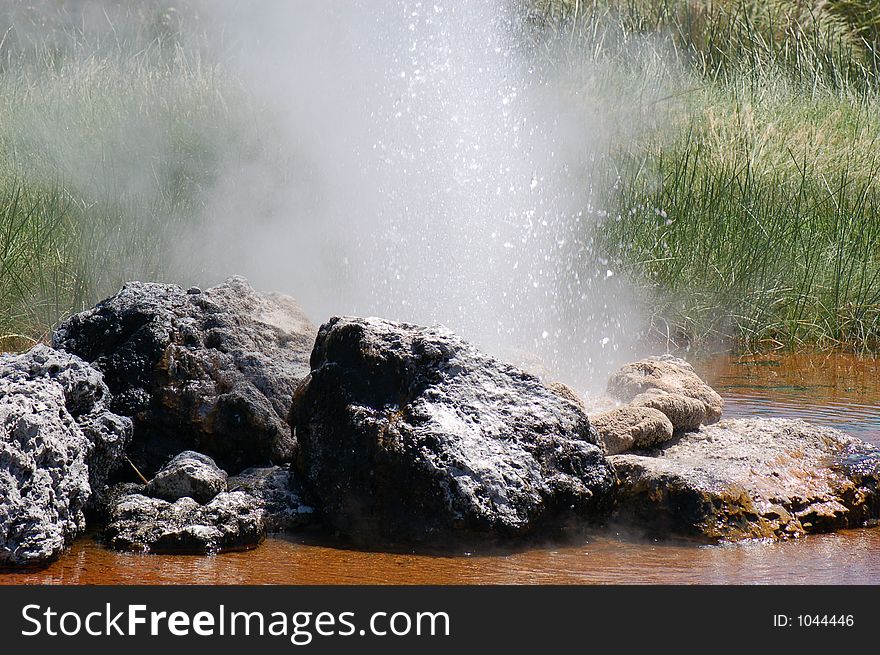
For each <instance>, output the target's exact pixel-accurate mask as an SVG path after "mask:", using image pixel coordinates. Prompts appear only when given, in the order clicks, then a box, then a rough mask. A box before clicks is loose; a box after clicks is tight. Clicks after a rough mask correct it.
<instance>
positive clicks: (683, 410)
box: [608, 355, 724, 430]
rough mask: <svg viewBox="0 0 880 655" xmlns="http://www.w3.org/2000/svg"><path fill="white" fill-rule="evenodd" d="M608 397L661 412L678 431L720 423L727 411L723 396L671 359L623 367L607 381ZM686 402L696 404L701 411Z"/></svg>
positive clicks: (680, 361)
mask: <svg viewBox="0 0 880 655" xmlns="http://www.w3.org/2000/svg"><path fill="white" fill-rule="evenodd" d="M608 393H609V394H610V395H611V396H613V397H614V398H617V399H618V400H620V401H622V402H625V403H630V402H634V404H638V405H641V406H644V407H653V408H654V409H658V410H660V411H661V412H663V413H664V414H666V415H667V417H668V418H669V420H670V421H671V422H672V424H673V426H674V427H675V429H676V430H691V429H696V427H698V426H699V425H700V424H703V425H710V424H712V423H717V422H718V421H719V420H720V419H721V414H722V411H723V409H724V401H723V400H722V399H721V396H719V395H718V394H717V393H716V392H715V390H714V389H712V387H710V386H709V385H708V384H706V383H705V382H703V380H701V379H700V377H699V376H698V375H697V373H696V371H694V368H693V366H691V365H690V364H688V363H687V362H686V361H684V360H683V359H679V358H677V357H672V356H670V355H662V356H659V357H649V358H647V359H642V360H639V361H637V362H633V363H631V364H627V365H625V366H623V367H622V368H621V369H620V370H618V371H617V372H616V373H614V374H613V375H612V376H611V378H610V379H609V380H608ZM664 394H672V395H673V398H664ZM687 399H691V400H692V401H697V402H698V403H700V404H701V405H702V408H700V407H699V406H698V405H696V404H695V403H693V402H688V400H687ZM701 410H702V411H701Z"/></svg>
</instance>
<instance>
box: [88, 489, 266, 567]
mask: <svg viewBox="0 0 880 655" xmlns="http://www.w3.org/2000/svg"><path fill="white" fill-rule="evenodd" d="M265 534H266V530H265V525H264V523H263V514H262V511H261V510H260V509H259V507H258V506H257V502H256V500H255V499H254V498H253V497H252V496H249V495H248V494H246V493H244V492H242V491H236V492H232V493H226V492H224V493H221V494H218V495H217V496H215V497H214V499H213V500H211V502H209V503H207V504H206V505H200V504H199V503H197V502H196V501H195V500H193V499H192V498H189V497H186V498H181V499H179V500H176V501H175V502H173V503H169V502H168V501H165V500H161V499H158V498H149V497H147V496H143V495H140V494H132V495H129V496H125V497H123V498H122V499H121V500H120V501H119V502H118V503H117V504H116V505H115V506H114V507H113V509H112V510H111V512H110V523H109V524H108V525H107V528H106V530H105V533H104V537H105V541H106V542H107V544H108V545H109V546H110V547H111V548H114V549H116V550H124V551H136V552H149V553H180V554H194V555H209V554H214V553H219V552H223V551H229V550H243V549H247V548H251V547H253V546H256V545H258V544H259V543H260V542H261V541H262V540H263V539H264V537H265Z"/></svg>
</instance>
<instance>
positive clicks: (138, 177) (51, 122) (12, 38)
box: [0, 0, 255, 351]
mask: <svg viewBox="0 0 880 655" xmlns="http://www.w3.org/2000/svg"><path fill="white" fill-rule="evenodd" d="M31 4H32V3H25V2H15V3H12V4H11V6H7V7H5V8H4V9H2V10H0V12H6V14H4V15H3V17H4V18H5V19H7V22H6V23H5V24H9V25H12V27H10V28H9V29H8V30H6V31H5V34H4V31H3V30H0V89H2V91H3V92H2V93H0V351H2V350H5V349H16V348H21V347H22V346H23V345H27V344H29V343H31V342H32V341H33V340H41V339H44V338H45V336H46V334H47V332H48V331H50V330H51V329H52V328H53V326H54V325H55V324H56V323H57V322H58V321H59V320H60V319H62V318H63V317H64V316H66V315H68V314H70V313H71V312H75V311H81V310H82V309H84V308H86V307H90V306H91V305H93V304H94V303H95V302H96V301H97V300H99V299H100V298H102V297H106V296H107V295H109V294H110V293H112V292H114V291H115V290H116V289H118V288H119V286H120V284H121V283H122V282H124V281H126V280H129V279H150V280H175V281H182V280H185V279H186V278H187V277H188V276H190V275H191V274H192V272H191V271H188V270H185V269H184V268H183V267H182V266H183V265H182V264H181V259H182V258H180V257H174V256H172V253H173V252H174V248H175V247H176V245H177V243H178V241H179V240H180V238H181V236H182V235H183V234H184V233H186V231H187V230H190V231H191V230H192V228H193V226H194V224H197V222H198V221H199V220H204V214H203V206H202V205H203V203H204V201H205V198H204V190H205V189H208V188H210V187H211V185H212V183H213V177H214V176H215V175H216V174H217V172H218V170H219V168H220V167H221V166H234V165H235V161H240V160H243V159H244V158H246V157H247V156H248V153H247V151H248V149H249V148H252V147H253V142H254V140H255V139H254V137H253V134H252V131H253V129H254V126H253V121H254V113H253V112H252V111H251V108H250V107H249V106H248V105H247V102H246V101H245V100H244V99H242V98H241V97H239V91H238V88H237V86H236V85H235V84H234V82H232V81H231V80H229V79H227V77H226V76H225V75H224V74H223V73H222V72H221V70H220V68H219V67H218V66H216V65H212V64H208V63H206V62H205V61H204V60H203V59H202V58H201V57H200V54H199V50H198V48H192V47H187V48H184V47H182V46H181V44H180V43H179V39H177V35H176V33H175V32H174V31H173V30H172V29H171V27H173V25H171V20H172V19H174V20H178V17H177V16H176V15H175V14H171V15H170V17H169V15H168V14H167V10H166V8H165V4H166V3H163V2H161V1H159V0H155V1H154V2H147V3H137V4H134V5H132V4H126V3H118V4H117V5H114V4H113V3H107V7H108V13H107V15H106V20H107V21H108V22H110V24H111V25H112V26H113V29H112V30H110V32H111V33H112V35H113V37H112V38H110V37H105V36H103V33H102V36H101V38H98V36H96V35H95V34H92V33H89V32H86V31H84V30H79V29H78V28H77V27H76V25H77V22H76V21H75V20H73V19H71V17H70V16H68V15H66V14H65V13H64V11H67V10H68V9H69V10H70V11H74V10H75V9H76V5H77V3H76V2H69V3H66V4H65V3H59V5H58V6H59V7H61V8H62V10H59V13H51V12H47V13H43V12H42V11H41V7H40V6H37V7H36V8H34V7H31V6H30V5H31ZM42 9H45V7H44V6H43V7H42ZM132 12H136V13H137V12H140V13H137V15H133V14H132ZM12 18H14V19H15V22H12ZM116 24H118V25H119V28H118V29H117V28H116ZM123 25H125V26H126V27H125V29H124V30H123V27H122V26H123ZM132 26H135V27H136V28H137V29H133V28H132ZM105 27H106V26H105ZM105 31H106V30H105Z"/></svg>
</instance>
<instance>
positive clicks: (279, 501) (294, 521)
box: [228, 466, 315, 532]
mask: <svg viewBox="0 0 880 655" xmlns="http://www.w3.org/2000/svg"><path fill="white" fill-rule="evenodd" d="M228 484H229V491H244V492H245V493H248V494H250V495H251V496H253V497H254V498H256V500H257V504H258V507H259V508H260V509H261V510H262V511H263V521H264V523H265V524H266V530H267V531H269V532H282V531H284V530H295V529H297V528H302V527H303V526H305V525H308V524H309V523H311V521H312V520H313V518H314V515H315V510H314V508H313V507H312V505H311V504H310V503H309V502H308V501H307V500H306V496H305V493H304V492H303V490H302V489H301V488H300V485H299V484H297V482H296V478H295V476H294V474H293V473H292V472H291V471H290V469H288V468H286V467H282V466H269V467H265V468H249V469H245V470H244V471H242V472H241V473H239V474H238V475H236V476H235V477H231V478H229V483H228Z"/></svg>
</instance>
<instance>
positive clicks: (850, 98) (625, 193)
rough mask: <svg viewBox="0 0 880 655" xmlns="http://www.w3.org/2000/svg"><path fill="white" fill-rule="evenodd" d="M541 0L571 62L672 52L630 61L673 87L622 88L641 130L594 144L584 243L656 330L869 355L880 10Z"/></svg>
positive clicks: (850, 5)
mask: <svg viewBox="0 0 880 655" xmlns="http://www.w3.org/2000/svg"><path fill="white" fill-rule="evenodd" d="M539 9H540V14H539V16H540V19H541V20H543V21H545V25H546V26H549V27H551V28H552V29H551V31H554V32H556V33H559V32H561V33H563V34H564V35H565V36H566V39H567V41H568V43H569V44H570V47H571V48H572V52H571V56H581V55H580V54H579V53H581V52H584V51H586V52H589V53H590V57H592V58H593V59H594V60H595V61H596V62H602V61H616V60H619V59H620V58H621V56H624V57H626V58H627V59H628V60H629V61H632V54H631V53H632V51H633V50H634V49H635V50H637V51H643V50H645V49H647V50H648V51H650V52H653V53H655V54H656V55H657V56H658V57H665V58H666V60H667V61H669V60H670V59H671V60H672V61H673V62H674V65H673V66H672V67H671V68H669V69H667V70H662V69H661V70H658V69H656V68H655V69H653V70H652V71H650V72H649V71H647V70H643V71H642V79H645V78H646V77H647V78H650V77H651V76H652V75H660V76H662V75H668V76H669V77H670V78H671V81H667V84H668V85H669V86H670V87H671V88H675V89H678V90H677V91H676V92H672V93H669V94H667V95H666V96H664V97H661V98H660V99H659V100H656V99H654V100H651V102H645V101H643V100H642V99H641V97H640V95H639V94H638V93H632V92H630V95H629V99H630V104H632V105H635V107H636V108H635V109H633V108H627V109H626V110H625V111H624V112H623V115H624V116H626V117H628V121H629V122H635V123H637V124H638V125H640V126H642V127H641V129H639V130H637V131H634V130H631V131H630V133H629V138H628V139H626V138H623V139H617V140H616V141H615V142H614V143H612V144H610V145H609V147H608V148H607V149H605V150H603V151H602V152H601V153H600V154H599V160H600V161H599V164H597V166H596V168H595V171H594V172H593V175H594V176H595V177H596V178H597V179H595V180H592V181H591V186H592V188H595V189H598V190H599V191H598V194H597V198H596V200H595V204H596V205H597V206H599V207H601V208H602V211H601V212H600V214H601V216H602V217H603V218H602V219H601V220H600V221H599V226H598V228H597V238H598V241H599V243H601V244H602V247H603V248H605V250H606V253H607V254H608V255H609V256H610V257H611V258H612V260H613V261H614V263H615V265H616V267H617V268H618V270H623V271H625V272H626V273H627V274H628V275H629V276H630V277H631V278H632V279H633V281H634V282H635V284H637V285H638V286H640V287H641V289H642V294H643V296H644V297H645V298H647V299H648V304H649V309H650V313H651V315H652V321H651V327H652V333H653V336H654V337H655V338H659V339H662V340H664V341H666V342H668V343H669V345H670V346H672V347H683V346H694V345H696V346H698V347H714V346H717V345H718V344H723V345H724V346H725V347H730V346H733V347H736V348H746V349H767V348H791V349H797V348H815V347H822V348H853V349H858V350H878V349H880V186H878V172H880V147H878V146H880V143H878V139H880V78H878V75H877V72H878V66H877V62H878V40H877V35H878V34H880V6H877V5H876V3H873V2H867V1H862V0H843V1H839V0H837V1H836V0H824V1H822V2H806V1H802V0H702V1H699V0H654V1H651V0H624V1H623V2H619V3H618V2H606V1H603V0H594V1H581V2H545V3H539ZM597 35H599V36H600V37H601V38H597ZM597 43H598V44H600V45H599V47H598V48H597ZM670 53H671V55H670ZM646 58H650V57H645V56H644V55H642V56H641V59H642V60H644V59H646ZM618 81H620V80H619V78H618ZM623 83H624V84H626V82H625V80H624V81H623ZM634 116H635V119H634V118H633V117H634ZM639 116H641V117H642V118H639ZM649 118H653V120H648V119H649ZM645 125H648V126H649V127H648V128H647V129H645V128H644V127H643V126H645Z"/></svg>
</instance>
